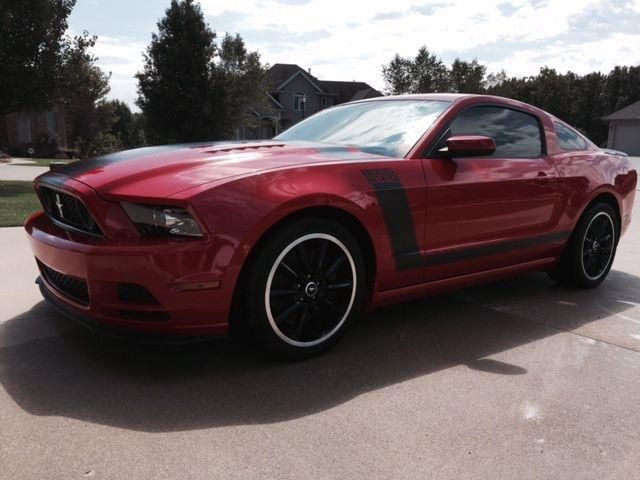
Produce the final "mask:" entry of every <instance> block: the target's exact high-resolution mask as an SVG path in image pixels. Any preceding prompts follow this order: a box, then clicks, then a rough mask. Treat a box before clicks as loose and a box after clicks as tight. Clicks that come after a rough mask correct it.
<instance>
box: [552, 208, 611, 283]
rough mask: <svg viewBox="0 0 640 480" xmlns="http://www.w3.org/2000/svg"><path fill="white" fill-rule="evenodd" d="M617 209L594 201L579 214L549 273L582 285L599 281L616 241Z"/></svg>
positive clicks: (609, 264) (555, 277) (567, 281)
mask: <svg viewBox="0 0 640 480" xmlns="http://www.w3.org/2000/svg"><path fill="white" fill-rule="evenodd" d="M618 235H619V231H618V222H617V215H616V212H615V211H614V210H613V208H611V206H610V205H608V204H606V203H597V204H595V205H593V206H591V207H589V209H588V210H587V211H586V212H585V213H584V214H583V215H582V218H581V219H580V221H579V222H578V225H577V226H576V229H575V231H574V232H573V234H572V236H571V239H570V240H569V245H568V246H567V250H566V251H565V252H564V254H563V256H562V258H561V260H560V263H559V264H558V266H557V267H556V268H555V269H554V270H553V271H551V272H550V273H549V275H550V276H551V278H552V279H554V280H555V281H557V282H559V283H563V284H566V285H572V286H577V287H582V288H592V287H595V286H597V285H599V284H600V283H601V282H602V281H603V280H604V279H605V278H606V276H607V274H608V273H609V270H611V265H612V264H613V260H614V258H615V253H616V248H617V245H618Z"/></svg>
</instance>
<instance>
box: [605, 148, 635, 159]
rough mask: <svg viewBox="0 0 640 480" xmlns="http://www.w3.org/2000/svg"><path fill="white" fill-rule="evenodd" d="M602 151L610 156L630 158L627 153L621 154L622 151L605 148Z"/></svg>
mask: <svg viewBox="0 0 640 480" xmlns="http://www.w3.org/2000/svg"><path fill="white" fill-rule="evenodd" d="M601 150H602V151H603V152H604V153H606V154H608V155H620V156H621V157H628V156H629V155H627V154H626V153H624V152H621V151H620V150H611V149H610V148H603V149H601Z"/></svg>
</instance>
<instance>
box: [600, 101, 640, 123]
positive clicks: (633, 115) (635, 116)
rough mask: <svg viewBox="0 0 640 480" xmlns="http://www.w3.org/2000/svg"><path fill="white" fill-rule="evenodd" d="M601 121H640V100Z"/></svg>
mask: <svg viewBox="0 0 640 480" xmlns="http://www.w3.org/2000/svg"><path fill="white" fill-rule="evenodd" d="M602 119H603V120H640V100H639V101H637V102H635V103H632V104H631V105H627V106H626V107H624V108H622V109H620V110H618V111H617V112H613V113H612V114H611V115H607V116H606V117H603V118H602Z"/></svg>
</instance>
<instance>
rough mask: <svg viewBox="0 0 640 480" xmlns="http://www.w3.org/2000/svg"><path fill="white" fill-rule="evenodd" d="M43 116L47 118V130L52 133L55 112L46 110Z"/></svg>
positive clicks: (54, 123) (53, 130) (54, 125)
mask: <svg viewBox="0 0 640 480" xmlns="http://www.w3.org/2000/svg"><path fill="white" fill-rule="evenodd" d="M45 118H46V120H47V131H48V132H49V133H54V132H55V131H56V114H55V112H47V113H45Z"/></svg>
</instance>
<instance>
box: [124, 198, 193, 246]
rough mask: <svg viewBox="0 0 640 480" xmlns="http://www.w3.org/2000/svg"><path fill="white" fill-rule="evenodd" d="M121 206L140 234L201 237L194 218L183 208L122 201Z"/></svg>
mask: <svg viewBox="0 0 640 480" xmlns="http://www.w3.org/2000/svg"><path fill="white" fill-rule="evenodd" d="M122 208H124V211H125V212H127V215H129V218H131V220H132V221H133V223H135V225H136V227H137V228H138V231H139V232H140V233H141V234H142V235H161V236H166V235H178V236H187V237H201V236H202V231H201V230H200V227H198V224H197V223H196V221H195V219H194V218H193V217H192V216H191V215H190V214H189V212H187V211H186V210H185V209H184V208H179V207H162V206H155V205H139V204H135V203H128V202H122Z"/></svg>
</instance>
